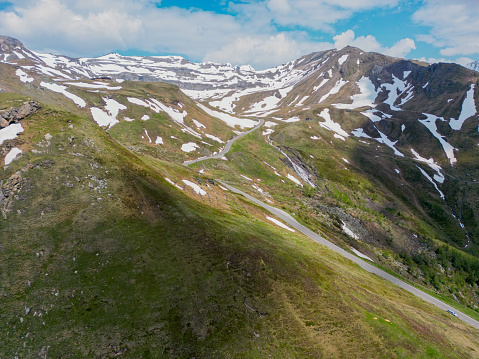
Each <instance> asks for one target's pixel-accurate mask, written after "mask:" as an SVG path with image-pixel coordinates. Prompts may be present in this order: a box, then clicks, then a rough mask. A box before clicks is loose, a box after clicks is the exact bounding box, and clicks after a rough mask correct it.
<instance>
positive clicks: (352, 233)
mask: <svg viewBox="0 0 479 359" xmlns="http://www.w3.org/2000/svg"><path fill="white" fill-rule="evenodd" d="M343 231H344V233H346V234H347V235H348V236H350V237H351V238H354V239H359V237H358V236H357V235H356V234H355V233H354V232H353V231H352V230H351V229H349V228H348V226H347V225H346V223H344V222H343Z"/></svg>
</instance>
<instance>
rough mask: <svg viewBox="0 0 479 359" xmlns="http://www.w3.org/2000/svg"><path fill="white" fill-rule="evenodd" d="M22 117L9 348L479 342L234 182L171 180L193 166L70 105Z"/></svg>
mask: <svg viewBox="0 0 479 359" xmlns="http://www.w3.org/2000/svg"><path fill="white" fill-rule="evenodd" d="M24 121H25V123H24V125H25V128H26V131H25V133H24V134H23V135H22V136H21V137H20V138H19V145H21V146H25V147H29V148H30V149H31V150H30V151H28V152H26V153H25V154H24V155H23V156H22V157H20V158H19V159H17V160H15V161H14V162H13V163H12V165H11V166H9V167H8V168H6V169H5V170H4V171H3V174H2V179H3V180H2V182H1V185H2V188H3V189H5V188H7V186H8V185H9V183H11V182H9V178H12V177H11V176H13V175H14V174H15V173H16V172H17V171H20V172H19V173H20V175H21V177H22V179H21V181H20V183H21V185H20V188H19V189H16V190H14V189H11V190H12V191H13V192H11V193H10V194H11V196H10V197H9V200H8V202H3V203H2V205H5V207H4V208H5V209H6V212H5V216H6V219H2V221H1V222H0V238H2V240H1V242H0V243H1V244H2V249H1V252H0V255H1V256H2V257H3V258H6V259H8V260H2V261H0V293H1V294H2V295H1V296H0V303H1V307H2V311H1V312H0V319H1V320H0V333H1V334H0V335H1V337H2V345H1V346H0V357H13V356H15V355H17V356H18V357H35V356H38V355H39V353H46V355H48V357H66V356H71V357H114V356H117V355H121V356H122V357H125V358H138V357H144V358H148V357H151V358H158V357H165V358H166V357H168V358H171V357H177V358H184V357H197V358H211V357H215V358H222V357H225V358H227V357H247V358H248V357H250V358H256V357H267V356H269V355H271V356H272V357H275V358H278V357H298V358H299V357H305V358H306V357H315V358H318V357H345V358H348V357H367V358H383V357H395V358H438V357H439V358H467V357H471V358H472V357H474V356H476V354H477V352H476V351H475V349H472V348H478V347H479V335H478V334H477V332H476V331H475V330H473V329H471V328H469V327H468V326H467V325H465V324H463V323H462V322H460V321H458V320H456V319H455V318H453V317H451V316H450V315H448V314H447V313H443V312H442V311H440V310H437V309H436V308H433V307H431V306H430V305H427V304H425V303H423V302H422V301H420V300H419V299H417V298H415V297H413V296H412V295H410V294H408V293H405V292H404V291H402V290H399V289H398V288H396V287H394V286H392V285H390V284H388V283H387V282H385V281H383V280H381V279H379V278H377V277H375V276H372V275H370V274H368V273H366V272H364V271H363V270H361V269H360V268H359V267H357V266H356V265H353V264H352V263H351V262H349V261H348V260H346V259H344V258H342V257H340V256H339V255H337V254H335V253H332V252H330V251H329V250H326V249H325V248H323V247H322V246H319V245H317V244H316V243H314V242H312V241H310V240H308V239H306V238H304V237H303V236H301V235H298V234H293V233H290V232H287V231H285V230H282V229H281V228H280V227H277V226H275V225H273V224H271V223H267V222H265V221H264V217H265V215H266V214H265V213H264V212H263V211H262V210H260V209H258V208H257V207H255V206H252V205H251V204H248V203H247V202H246V201H244V200H242V199H241V198H239V197H236V196H234V195H232V194H231V193H229V194H228V193H225V194H224V195H223V196H220V198H218V204H215V205H212V204H209V202H207V201H204V199H203V201H202V200H201V199H200V198H199V197H198V195H193V194H191V193H189V192H188V191H181V190H178V189H176V188H175V187H173V186H171V185H170V184H168V183H167V182H165V181H164V179H163V178H164V177H167V176H168V177H171V178H178V179H183V178H187V179H189V180H191V181H194V174H193V173H192V172H190V171H189V170H187V169H185V168H183V167H179V166H176V165H174V164H172V163H164V162H161V161H159V160H157V159H156V158H153V157H147V156H139V155H137V154H136V153H135V152H132V151H130V150H128V149H126V148H125V147H123V146H121V145H119V144H118V143H117V142H116V141H115V140H114V139H113V138H112V137H110V135H109V134H108V133H106V132H105V131H104V130H102V129H100V128H98V127H97V126H96V125H95V124H93V123H92V122H91V121H90V120H86V119H84V118H82V117H78V116H75V115H72V114H70V113H66V112H60V111H55V110H52V109H49V108H43V109H42V110H40V111H39V112H38V113H37V114H35V115H32V116H30V117H28V118H26V119H25V120H24ZM47 134H50V135H51V137H50V136H45V135H47ZM251 136H253V134H252V135H251ZM246 140H247V139H246ZM20 142H22V143H21V144H20ZM33 150H35V151H33ZM258 153H260V152H258ZM264 160H265V161H271V162H272V163H270V164H271V165H273V166H278V169H279V170H280V171H284V170H285V168H284V167H281V168H280V166H281V163H278V161H273V158H272V157H271V158H267V157H264ZM231 161H234V159H232V160H231ZM222 163H223V164H224V163H228V164H229V163H230V161H228V162H222ZM244 164H245V165H246V162H244ZM249 168H253V165H252V166H251V167H247V168H246V169H245V172H244V173H246V174H250V173H249V172H248V171H249ZM258 171H260V170H259V169H258ZM271 172H272V171H271ZM258 174H259V173H258ZM272 176H276V175H275V174H274V172H272ZM271 178H273V177H271ZM271 181H273V180H272V179H271ZM280 183H282V182H280ZM283 185H284V186H285V188H290V189H291V191H293V192H294V193H301V191H302V190H301V189H300V188H298V187H297V186H295V185H293V184H292V183H291V184H290V183H284V184H283ZM265 186H266V179H265ZM202 188H204V189H205V190H207V191H208V192H209V193H211V195H212V196H213V194H214V192H213V191H221V190H219V189H217V186H210V187H206V186H205V185H202ZM338 191H339V189H338ZM218 193H220V192H218ZM222 193H223V192H222ZM217 197H218V196H217ZM236 207H237V208H240V209H241V210H234V208H236ZM222 208H226V210H225V209H222ZM4 293H5V295H4ZM374 318H377V319H374ZM42 355H43V354H42Z"/></svg>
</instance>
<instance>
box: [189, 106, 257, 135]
mask: <svg viewBox="0 0 479 359" xmlns="http://www.w3.org/2000/svg"><path fill="white" fill-rule="evenodd" d="M196 105H197V106H198V107H199V108H201V109H202V110H203V111H204V112H206V113H207V114H208V115H210V116H213V117H216V118H218V119H219V120H221V121H223V122H224V123H226V124H227V125H228V126H230V127H233V128H234V127H235V126H239V127H240V128H241V129H244V128H252V127H254V126H256V125H257V124H258V122H257V121H253V120H250V119H246V118H239V117H234V116H232V115H229V114H226V113H223V112H219V111H215V110H212V109H210V108H208V107H206V106H204V105H202V104H200V103H196Z"/></svg>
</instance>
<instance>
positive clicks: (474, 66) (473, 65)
mask: <svg viewBox="0 0 479 359" xmlns="http://www.w3.org/2000/svg"><path fill="white" fill-rule="evenodd" d="M466 67H467V68H468V69H470V70H473V71H477V70H479V62H478V61H473V62H470V63H468V64H467V65H466Z"/></svg>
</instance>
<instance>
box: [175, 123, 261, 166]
mask: <svg viewBox="0 0 479 359" xmlns="http://www.w3.org/2000/svg"><path fill="white" fill-rule="evenodd" d="M263 124H264V120H263V119H259V123H258V124H257V125H256V126H254V127H253V128H252V129H251V130H249V131H246V132H243V133H241V134H239V135H238V136H235V137H233V138H232V139H231V140H229V141H228V142H226V145H225V148H224V149H223V151H221V152H220V153H217V154H216V155H211V156H207V157H200V158H197V159H196V160H191V161H185V162H183V166H188V165H191V164H193V163H197V162H201V161H206V160H211V159H220V158H221V157H223V156H224V155H226V154H227V153H228V152H229V150H231V146H232V145H233V143H234V142H235V141H236V140H239V139H240V138H241V137H244V136H246V135H247V134H249V133H251V132H253V131H255V130H257V129H258V128H260V127H261V126H263Z"/></svg>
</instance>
